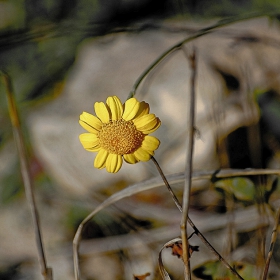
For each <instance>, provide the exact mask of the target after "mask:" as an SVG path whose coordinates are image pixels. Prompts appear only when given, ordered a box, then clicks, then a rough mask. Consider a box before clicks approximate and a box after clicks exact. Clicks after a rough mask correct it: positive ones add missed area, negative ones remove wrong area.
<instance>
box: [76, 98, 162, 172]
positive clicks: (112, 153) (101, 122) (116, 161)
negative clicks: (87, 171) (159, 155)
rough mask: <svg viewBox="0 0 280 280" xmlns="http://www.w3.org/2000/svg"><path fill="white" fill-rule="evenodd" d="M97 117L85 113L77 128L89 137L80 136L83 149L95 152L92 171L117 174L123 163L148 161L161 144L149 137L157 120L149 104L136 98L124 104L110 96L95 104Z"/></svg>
mask: <svg viewBox="0 0 280 280" xmlns="http://www.w3.org/2000/svg"><path fill="white" fill-rule="evenodd" d="M94 109H95V113H96V116H94V115H91V114H89V113H87V112H83V113H82V114H81V115H80V121H79V123H80V125H81V126H82V127H83V128H84V129H85V130H87V131H88V132H89V133H83V134H81V135H80V141H81V143H82V145H83V147H84V148H85V149H86V150H87V151H90V152H97V153H98V154H97V156H96V158H95V160H94V167H96V168H98V169H102V168H105V167H106V169H107V171H108V172H111V173H116V172H118V171H119V170H120V168H121V166H122V163H123V159H124V160H125V161H126V162H128V163H137V162H139V161H148V160H149V159H150V158H151V156H153V155H154V151H155V150H156V149H157V148H158V146H159V144H160V142H159V140H158V139H157V138H156V137H153V136H150V135H148V134H150V133H152V132H154V131H155V130H157V129H158V128H159V126H160V124H161V123H160V120H159V118H157V117H156V116H155V115H154V114H150V113H149V111H150V107H149V104H148V103H146V102H144V101H142V102H139V101H138V100H137V99H136V98H130V99H128V100H127V101H126V102H125V103H124V104H122V103H121V101H120V99H119V98H118V97H117V96H110V97H108V98H107V100H106V104H105V103H103V102H96V103H95V104H94Z"/></svg>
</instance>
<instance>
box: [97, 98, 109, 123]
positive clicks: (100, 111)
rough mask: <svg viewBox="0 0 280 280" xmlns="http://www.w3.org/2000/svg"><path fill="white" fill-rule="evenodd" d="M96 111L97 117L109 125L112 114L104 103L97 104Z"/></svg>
mask: <svg viewBox="0 0 280 280" xmlns="http://www.w3.org/2000/svg"><path fill="white" fill-rule="evenodd" d="M94 110H95V113H96V116H97V117H98V118H99V119H100V120H101V121H102V122H103V123H108V122H109V120H110V114H109V110H108V108H107V106H106V105H105V104H104V103H103V102H95V104H94Z"/></svg>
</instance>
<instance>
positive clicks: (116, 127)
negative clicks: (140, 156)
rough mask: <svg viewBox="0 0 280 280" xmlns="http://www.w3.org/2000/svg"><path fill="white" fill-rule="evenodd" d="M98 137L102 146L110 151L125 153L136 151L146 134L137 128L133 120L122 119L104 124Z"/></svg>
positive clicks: (112, 152) (118, 153)
mask: <svg viewBox="0 0 280 280" xmlns="http://www.w3.org/2000/svg"><path fill="white" fill-rule="evenodd" d="M98 137H99V143H100V146H101V147H102V148H104V149H105V150H107V151H108V152H109V153H111V154H117V155H124V154H131V153H133V152H135V151H136V150H137V149H138V148H139V147H140V146H141V144H142V142H143V139H144V134H143V133H142V132H141V131H138V130H137V129H136V127H135V125H134V124H133V122H132V121H125V120H123V119H120V120H116V121H110V122H109V123H106V124H103V126H102V129H101V130H100V132H99V134H98Z"/></svg>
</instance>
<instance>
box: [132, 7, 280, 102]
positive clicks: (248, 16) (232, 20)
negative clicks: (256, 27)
mask: <svg viewBox="0 0 280 280" xmlns="http://www.w3.org/2000/svg"><path fill="white" fill-rule="evenodd" d="M273 14H274V13H273ZM273 14H271V16H272V15H273ZM275 14H276V12H275ZM262 16H266V14H264V13H250V14H246V15H241V16H239V17H229V18H226V19H223V20H220V21H218V22H217V23H215V24H213V25H211V26H209V27H206V28H203V29H201V30H199V31H198V32H197V33H196V34H194V35H192V36H190V37H187V38H185V39H183V40H182V41H180V42H178V43H177V44H175V45H173V46H172V47H171V48H169V49H168V50H166V51H165V52H164V53H162V54H161V55H160V56H159V57H158V58H157V59H156V60H155V61H154V62H152V63H151V64H150V65H149V67H147V68H146V70H144V72H143V73H142V74H141V75H140V76H139V77H138V79H137V80H136V82H135V83H134V85H133V87H132V90H131V92H130V94H129V96H128V98H127V99H129V98H131V97H134V96H135V94H136V90H137V89H138V87H139V85H140V84H141V82H142V81H143V80H144V78H145V77H146V76H147V75H148V74H149V73H150V72H151V71H152V70H153V69H154V68H155V67H156V66H157V65H158V64H159V63H160V62H161V61H163V60H164V59H165V58H166V57H167V56H169V55H170V54H172V53H173V52H175V51H177V50H180V49H181V47H182V46H183V45H184V44H186V43H188V42H190V41H192V40H195V39H197V38H199V37H201V36H203V35H206V34H209V33H211V32H212V31H214V30H215V29H218V28H221V27H224V26H226V25H229V24H232V23H235V22H239V21H243V20H248V19H253V18H257V17H262Z"/></svg>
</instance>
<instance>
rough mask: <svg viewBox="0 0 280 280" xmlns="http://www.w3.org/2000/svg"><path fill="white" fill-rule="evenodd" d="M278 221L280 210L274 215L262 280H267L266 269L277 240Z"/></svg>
mask: <svg viewBox="0 0 280 280" xmlns="http://www.w3.org/2000/svg"><path fill="white" fill-rule="evenodd" d="M279 219H280V208H278V210H277V214H276V218H275V224H274V227H273V230H272V233H271V243H270V248H269V252H268V255H267V259H266V262H265V268H264V271H263V275H262V280H266V279H267V275H268V269H269V265H270V261H271V258H272V254H273V250H274V246H275V242H276V239H277V235H278V231H277V228H278V226H279Z"/></svg>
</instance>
